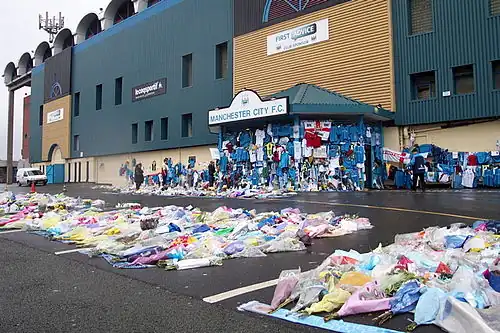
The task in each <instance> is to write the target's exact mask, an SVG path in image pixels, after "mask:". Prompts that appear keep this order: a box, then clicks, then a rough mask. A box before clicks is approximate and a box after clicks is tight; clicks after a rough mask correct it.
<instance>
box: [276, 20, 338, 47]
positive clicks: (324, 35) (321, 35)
mask: <svg viewBox="0 0 500 333" xmlns="http://www.w3.org/2000/svg"><path fill="white" fill-rule="evenodd" d="M328 39H329V31H328V19H324V20H320V21H317V22H313V23H310V24H306V25H303V26H300V27H297V28H293V29H290V30H285V31H282V32H279V33H277V34H274V35H271V36H268V37H267V55H273V54H276V53H281V52H286V51H290V50H294V49H297V48H299V47H304V46H309V45H313V44H316V43H320V42H324V41H326V40H328Z"/></svg>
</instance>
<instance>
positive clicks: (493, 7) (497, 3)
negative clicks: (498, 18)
mask: <svg viewBox="0 0 500 333" xmlns="http://www.w3.org/2000/svg"><path fill="white" fill-rule="evenodd" d="M490 14H491V15H492V16H493V15H500V0H490Z"/></svg>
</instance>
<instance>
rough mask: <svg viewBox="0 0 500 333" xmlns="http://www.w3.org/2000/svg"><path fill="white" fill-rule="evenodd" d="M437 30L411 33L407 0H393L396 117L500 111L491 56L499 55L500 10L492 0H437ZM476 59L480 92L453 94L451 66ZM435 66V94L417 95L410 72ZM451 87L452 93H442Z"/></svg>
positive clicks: (423, 119) (428, 118)
mask: <svg viewBox="0 0 500 333" xmlns="http://www.w3.org/2000/svg"><path fill="white" fill-rule="evenodd" d="M432 2H433V31H432V32H430V33H424V34H419V35H413V36H411V35H409V28H408V27H409V17H408V12H409V11H408V0H393V2H392V11H393V12H392V17H393V28H394V29H393V43H394V70H395V72H394V73H395V89H396V110H397V117H396V122H397V123H398V124H399V125H409V124H425V123H437V122H446V121H456V120H467V119H475V118H487V117H499V116H500V91H495V90H494V89H493V77H492V66H491V61H493V60H500V46H499V45H500V16H490V15H489V10H488V0H433V1H432ZM469 64H472V65H474V75H475V92H474V93H472V94H467V95H454V94H453V76H452V68H453V67H455V66H461V65H469ZM426 71H436V95H437V96H436V98H434V99H431V100H425V101H412V100H411V99H412V94H411V82H410V75H411V74H412V73H419V72H426ZM444 91H451V92H452V96H451V97H443V96H442V93H443V92H444Z"/></svg>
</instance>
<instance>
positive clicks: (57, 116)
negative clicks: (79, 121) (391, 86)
mask: <svg viewBox="0 0 500 333" xmlns="http://www.w3.org/2000/svg"><path fill="white" fill-rule="evenodd" d="M63 119H64V109H58V110H55V111H52V112H49V113H47V124H51V123H55V122H56V121H60V120H63Z"/></svg>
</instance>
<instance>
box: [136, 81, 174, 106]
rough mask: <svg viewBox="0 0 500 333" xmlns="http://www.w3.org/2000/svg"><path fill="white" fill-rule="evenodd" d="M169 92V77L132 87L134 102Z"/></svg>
mask: <svg viewBox="0 0 500 333" xmlns="http://www.w3.org/2000/svg"><path fill="white" fill-rule="evenodd" d="M166 92H167V79H166V78H163V79H159V80H156V81H153V82H149V83H145V84H141V85H140V86H137V87H134V88H132V102H137V101H140V100H143V99H146V98H151V97H155V96H158V95H163V94H165V93H166Z"/></svg>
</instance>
